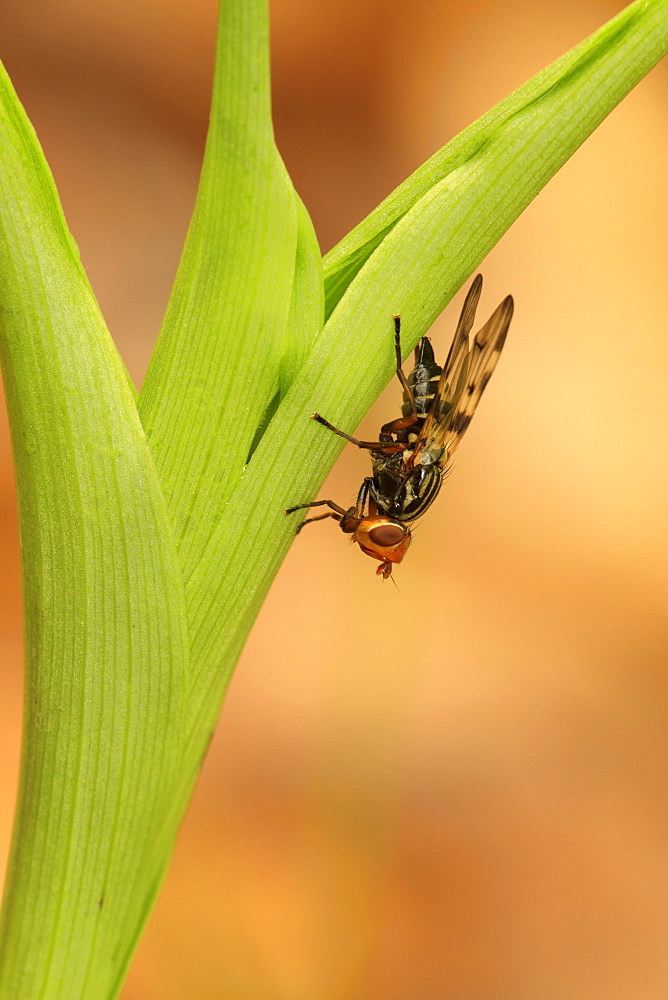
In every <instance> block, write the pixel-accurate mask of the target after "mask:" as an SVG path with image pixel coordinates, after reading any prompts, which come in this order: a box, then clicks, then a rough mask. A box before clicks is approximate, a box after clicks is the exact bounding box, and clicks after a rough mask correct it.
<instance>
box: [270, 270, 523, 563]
mask: <svg viewBox="0 0 668 1000" xmlns="http://www.w3.org/2000/svg"><path fill="white" fill-rule="evenodd" d="M481 291H482V276H481V275H480V274H478V275H477V276H476V277H475V278H474V280H473V283H472V285H471V287H470V289H469V291H468V294H467V296H466V301H465V302H464V307H463V309H462V313H461V316H460V317H459V323H458V324H457V330H456V332H455V336H454V340H453V342H452V345H451V347H450V351H449V353H448V357H447V359H446V362H445V365H444V366H443V368H441V367H440V366H439V365H437V364H436V361H435V359H434V352H433V350H432V346H431V341H430V340H429V338H428V337H423V338H422V339H421V341H420V343H419V344H418V346H417V347H416V349H415V367H414V368H413V371H412V372H411V373H410V375H409V376H408V378H406V376H405V375H404V371H403V367H402V362H401V319H400V317H399V316H395V317H394V345H395V352H396V359H397V368H396V371H397V378H398V379H399V382H400V383H401V388H402V390H403V397H404V401H403V406H402V415H401V416H400V417H397V419H396V420H392V421H390V422H389V423H387V424H383V426H382V427H381V429H380V434H379V435H378V441H360V440H358V439H357V438H354V437H351V436H350V434H346V433H345V432H344V431H340V430H338V428H336V427H334V426H333V425H332V424H330V423H329V421H328V420H325V418H324V417H321V416H320V414H319V413H314V414H313V420H317V422H318V423H319V424H322V426H323V427H327V428H328V430H330V431H333V433H334V434H338V435H339V437H342V438H345V439H346V441H350V442H352V444H356V445H357V447H358V448H364V449H366V450H367V451H370V452H371V462H372V470H371V471H372V474H371V475H370V476H367V477H366V479H364V481H363V483H362V485H361V486H360V490H359V493H358V495H357V501H356V502H355V503H354V504H353V506H352V507H350V508H348V510H345V509H344V508H343V507H340V506H339V505H338V504H336V503H334V501H333V500H314V501H313V502H312V503H301V504H297V505H296V506H295V507H289V508H288V509H287V510H286V512H285V513H286V514H293V513H294V512H295V511H297V510H304V509H307V508H311V507H329V508H330V510H329V511H328V512H327V513H326V514H318V515H317V516H316V517H309V518H307V519H306V520H305V521H303V522H302V523H301V524H300V526H299V527H298V528H297V532H299V531H301V529H302V528H303V527H304V525H305V524H311V523H312V522H313V521H322V520H324V519H325V518H327V517H333V518H334V520H335V521H338V523H339V527H340V528H341V530H342V531H343V532H345V534H347V535H352V538H353V541H355V542H357V544H358V545H359V547H360V548H361V549H362V552H365V553H366V555H368V556H371V558H372V559H378V560H379V561H380V566H379V567H378V569H377V570H376V573H377V575H378V576H382V577H383V578H384V579H387V578H388V577H389V576H390V575H391V573H392V564H393V563H399V562H401V560H402V559H403V558H404V556H405V555H406V552H407V551H408V547H409V545H410V543H411V530H410V527H409V525H410V524H412V523H413V521H415V520H416V519H417V518H418V517H421V516H422V514H424V512H425V511H426V510H427V509H428V508H429V507H430V506H431V504H432V503H433V502H434V500H435V499H436V496H437V494H438V491H439V490H440V488H441V484H442V482H443V478H444V475H445V473H446V472H447V470H448V468H449V466H450V464H451V462H452V456H453V454H454V452H455V450H456V448H457V446H458V445H459V442H460V441H461V439H462V437H463V436H464V434H465V432H466V430H467V428H468V426H469V424H470V423H471V419H472V417H473V414H474V413H475V410H476V407H477V405H478V403H479V402H480V397H481V396H482V394H483V392H484V391H485V388H486V386H487V383H488V382H489V380H490V378H491V376H492V372H493V371H494V368H495V367H496V363H497V361H498V360H499V355H500V353H501V350H502V348H503V345H504V343H505V339H506V334H507V333H508V327H509V326H510V321H511V319H512V316H513V299H512V296H510V295H508V296H507V297H506V298H505V299H504V300H503V302H502V303H501V305H500V306H498V308H497V309H496V310H495V311H494V313H493V314H492V315H491V317H490V318H489V319H488V320H487V322H486V323H485V325H484V326H483V327H482V329H481V330H480V331H479V332H478V333H476V335H475V336H474V338H473V341H472V342H471V341H470V339H469V334H470V333H471V330H472V328H473V322H474V320H475V313H476V308H477V306H478V301H479V299H480V293H481Z"/></svg>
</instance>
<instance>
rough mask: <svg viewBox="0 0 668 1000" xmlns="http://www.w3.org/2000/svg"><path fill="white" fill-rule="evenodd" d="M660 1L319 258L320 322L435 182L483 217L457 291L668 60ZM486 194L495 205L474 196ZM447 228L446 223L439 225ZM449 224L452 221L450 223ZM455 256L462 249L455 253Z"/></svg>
mask: <svg viewBox="0 0 668 1000" xmlns="http://www.w3.org/2000/svg"><path fill="white" fill-rule="evenodd" d="M666 11H667V6H666V2H665V0H638V2H637V3H632V4H630V5H629V6H628V7H626V8H625V9H624V10H622V11H621V13H620V14H619V15H618V16H617V17H615V18H613V19H612V20H611V21H609V22H608V23H607V24H605V25H604V26H603V27H602V28H600V29H599V30H598V31H596V32H594V34H593V35H590V37H589V38H587V39H585V40H584V41H583V42H581V44H580V45H577V46H576V47H575V48H574V49H571V50H570V52H567V53H566V54H565V55H563V56H562V57H561V58H560V59H557V61H556V62H554V63H552V65H551V66H548V67H547V68H546V69H544V70H542V72H540V73H538V74H537V75H536V76H534V77H532V79H531V80H529V81H528V82H527V83H525V84H524V86H522V87H520V88H519V90H516V91H515V92H514V93H512V94H510V95H509V96H508V97H506V98H505V99H504V100H503V101H501V103H500V104H497V105H496V107H494V108H492V109H491V110H490V111H488V112H487V113H486V114H484V115H483V116H482V118H479V119H478V120H477V121H476V122H474V123H473V124H472V125H469V127H468V128H466V129H464V131H463V132H460V134H459V135H458V136H456V137H455V138H454V139H452V140H451V142H449V143H448V144H447V145H446V146H444V147H443V148H442V149H440V150H439V151H438V152H437V153H436V154H435V155H434V156H432V157H431V159H429V160H427V162H426V163H424V164H423V165H422V166H421V167H420V168H419V169H418V170H416V171H415V173H413V174H411V176H410V177H408V178H407V180H405V181H404V183H403V184H401V185H400V186H399V187H398V188H397V189H396V190H395V191H393V192H392V194H391V195H389V197H388V198H386V199H385V201H383V202H382V203H381V204H380V205H379V206H378V208H376V209H375V210H374V211H373V212H372V213H371V214H370V215H369V216H368V217H367V218H366V219H365V220H364V221H363V222H361V223H360V224H359V225H358V226H356V227H355V229H353V230H352V232H350V233H349V234H348V235H347V236H346V237H345V238H344V239H343V240H341V242H340V243H339V244H338V245H337V246H335V247H334V248H333V249H332V250H330V252H329V253H328V254H327V256H326V257H325V260H324V269H325V285H326V295H327V311H326V314H327V316H330V315H331V313H332V311H333V309H334V308H335V306H336V304H337V302H338V301H339V299H340V298H341V296H342V295H343V294H344V292H345V290H346V288H347V287H348V285H349V284H350V282H351V281H352V280H353V278H354V277H355V275H356V274H357V273H358V272H359V271H360V269H361V268H362V267H363V266H364V263H365V262H366V261H367V260H368V259H369V257H370V256H371V254H372V253H373V252H374V250H375V249H376V248H377V247H378V246H379V245H380V244H381V243H382V241H383V240H384V239H385V237H386V236H387V234H388V233H390V232H391V231H392V229H393V228H394V226H395V225H396V224H397V222H398V221H399V219H401V218H402V217H403V216H404V215H405V214H406V212H407V211H408V210H409V209H410V208H411V207H412V206H413V205H415V204H416V203H417V201H419V199H420V198H422V197H423V196H424V195H426V194H427V193H428V192H429V191H430V190H431V189H432V188H433V187H434V186H435V185H436V184H439V183H440V182H442V181H445V182H447V183H448V184H449V185H450V187H451V189H452V195H453V202H455V201H456V202H460V201H462V200H463V201H465V202H468V201H470V200H472V199H474V198H475V199H479V206H480V210H481V212H482V211H484V213H485V214H484V215H482V214H481V215H480V217H479V218H476V219H471V220H470V225H471V231H470V232H469V233H462V234H461V235H462V238H463V239H464V243H465V246H466V247H467V248H470V250H469V252H462V253H460V254H459V256H460V257H461V258H462V259H461V266H460V267H459V271H458V273H459V275H460V277H459V278H458V281H459V284H461V282H462V281H463V280H464V279H465V277H466V275H467V274H470V273H471V271H472V270H473V268H475V267H476V266H477V264H478V263H479V262H480V261H481V260H482V259H483V257H484V256H485V255H486V254H487V253H488V252H489V250H490V249H491V247H493V246H494V244H495V243H496V242H497V241H498V240H499V238H500V236H501V235H502V234H503V233H504V232H505V230H506V229H508V227H509V226H510V225H511V224H512V223H513V222H514V221H515V219H516V218H517V217H518V215H520V213H521V212H522V211H523V210H524V209H525V208H526V206H527V205H528V204H529V203H530V202H531V201H532V200H533V198H535V197H536V195H537V194H538V192H539V191H540V190H541V188H543V187H544V185H545V184H546V183H547V181H548V180H549V179H550V177H552V176H553V174H555V173H556V172H557V170H558V169H559V168H560V167H561V166H562V165H563V164H564V163H565V161H566V160H567V159H568V158H569V156H571V155H572V153H574V152H575V150H576V149H577V148H578V146H579V145H580V144H581V143H582V142H584V140H585V139H586V138H587V136H588V135H591V133H592V132H593V131H594V129H595V128H597V126H598V125H599V124H600V123H601V122H602V121H603V119H604V118H605V117H606V115H608V114H609V113H610V111H612V109H613V108H614V107H615V106H616V105H617V104H618V103H619V102H620V101H621V100H622V98H623V97H625V96H626V94H628V92H629V91H630V90H632V89H633V87H634V86H635V85H636V83H638V81H639V80H641V79H642V78H643V76H645V74H646V73H648V72H649V70H650V69H651V68H652V67H653V66H654V65H655V64H656V63H657V62H658V61H659V59H661V58H662V57H663V56H664V55H665V53H666ZM485 186H488V187H492V186H493V192H492V197H490V198H487V199H483V198H482V197H481V195H482V192H483V189H484V187H485ZM446 224H448V223H447V220H446V219H445V218H444V225H446ZM453 225H454V223H453ZM458 248H459V245H458Z"/></svg>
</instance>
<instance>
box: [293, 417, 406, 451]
mask: <svg viewBox="0 0 668 1000" xmlns="http://www.w3.org/2000/svg"><path fill="white" fill-rule="evenodd" d="M311 419H312V420H315V421H317V422H318V423H319V424H322V426H323V427H326V428H327V430H330V431H332V432H333V433H334V434H338V435H339V437H342V438H345V439H346V441H350V443H351V444H356V445H357V447H358V448H366V449H367V451H384V452H386V453H388V454H392V453H393V452H395V451H401V450H402V449H403V447H404V446H403V445H402V444H398V443H395V442H393V441H360V440H359V439H358V438H354V437H351V435H350V434H346V432H345V431H340V430H339V429H338V427H334V425H333V424H330V422H329V420H325V418H324V417H321V416H320V414H319V413H313V414H312V415H311Z"/></svg>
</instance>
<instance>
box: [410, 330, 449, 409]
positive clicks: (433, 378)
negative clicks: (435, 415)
mask: <svg viewBox="0 0 668 1000" xmlns="http://www.w3.org/2000/svg"><path fill="white" fill-rule="evenodd" d="M441 370H442V369H441V368H440V367H439V365H437V364H436V362H435V360H434V351H433V349H432V346H431V341H430V340H429V338H428V337H423V338H422V340H421V341H420V345H419V347H418V349H417V352H416V359H415V368H414V369H413V371H412V372H411V373H410V375H409V376H408V379H407V382H408V384H409V386H410V387H411V389H412V390H413V397H414V399H415V409H416V411H417V415H418V417H426V416H427V414H428V413H429V410H430V409H431V405H432V403H433V402H434V396H435V395H436V390H437V388H438V382H439V379H440V377H441ZM411 409H412V408H411V404H410V400H408V399H406V393H404V405H403V408H402V412H403V414H404V416H405V417H407V416H408V414H409V413H411Z"/></svg>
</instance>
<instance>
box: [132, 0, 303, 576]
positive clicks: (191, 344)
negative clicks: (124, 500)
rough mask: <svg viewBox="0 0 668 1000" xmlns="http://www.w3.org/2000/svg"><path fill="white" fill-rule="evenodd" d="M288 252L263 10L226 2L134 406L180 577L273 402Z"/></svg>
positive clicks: (260, 3)
mask: <svg viewBox="0 0 668 1000" xmlns="http://www.w3.org/2000/svg"><path fill="white" fill-rule="evenodd" d="M297 241H298V209H297V202H296V198H295V193H294V190H293V188H292V184H291V183H290V179H289V177H288V175H287V172H286V170H285V167H284V166H283V162H282V160H281V158H280V156H279V155H278V151H277V150H276V146H275V143H274V136H273V129H272V123H271V107H270V86H269V56H268V23H267V10H266V3H265V0H248V2H244V3H237V2H224V3H222V4H221V6H220V16H219V29H218V51H217V56H216V70H215V78H214V89H213V99H212V106H211V123H210V126H209V133H208V137H207V144H206V153H205V157H204V164H203V167H202V176H201V180H200V186H199V191H198V194H197V202H196V205H195V211H194V214H193V218H192V222H191V224H190V229H189V232H188V237H187V240H186V245H185V248H184V252H183V257H182V260H181V264H180V267H179V271H178V275H177V278H176V282H175V285H174V290H173V292H172V296H171V299H170V302H169V307H168V309H167V314H166V316H165V321H164V324H163V328H162V331H161V334H160V338H159V340H158V344H157V346H156V348H155V352H154V354H153V358H152V360H151V364H150V366H149V369H148V373H147V375H146V381H145V383H144V387H143V389H142V392H141V395H140V401H139V411H140V414H141V418H142V421H143V424H144V427H145V428H146V432H147V434H148V437H149V440H150V442H151V446H152V448H153V450H154V453H155V456H156V462H157V465H158V468H159V470H160V474H161V476H162V479H163V483H164V489H165V496H166V499H167V504H168V507H169V511H170V515H171V517H172V521H173V524H174V526H175V531H176V534H177V539H178V542H179V552H180V557H181V560H182V564H183V568H184V573H185V576H186V578H188V576H189V575H190V574H191V573H192V571H193V568H194V566H195V565H196V564H197V561H198V560H199V558H200V554H201V551H202V549H203V546H204V545H205V544H206V541H207V539H208V538H209V536H210V534H211V531H212V530H213V527H214V526H215V524H216V523H217V522H218V521H219V520H220V517H221V515H222V513H223V511H224V510H225V506H226V504H227V502H228V501H229V497H230V496H231V494H232V492H233V491H234V489H235V487H236V486H237V484H238V482H239V479H240V477H241V475H242V471H243V466H244V463H245V461H246V458H247V456H248V454H249V452H250V450H251V446H252V442H253V438H254V436H255V432H256V430H257V427H258V425H259V424H260V422H261V419H262V416H263V414H264V413H265V411H266V410H267V408H268V407H269V405H270V403H271V400H272V399H273V397H274V396H275V395H276V393H277V392H278V388H279V377H280V368H281V358H282V355H283V352H284V349H285V346H286V337H287V324H288V318H289V314H290V302H291V297H292V286H293V279H294V272H295V255H296V253H297Z"/></svg>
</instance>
